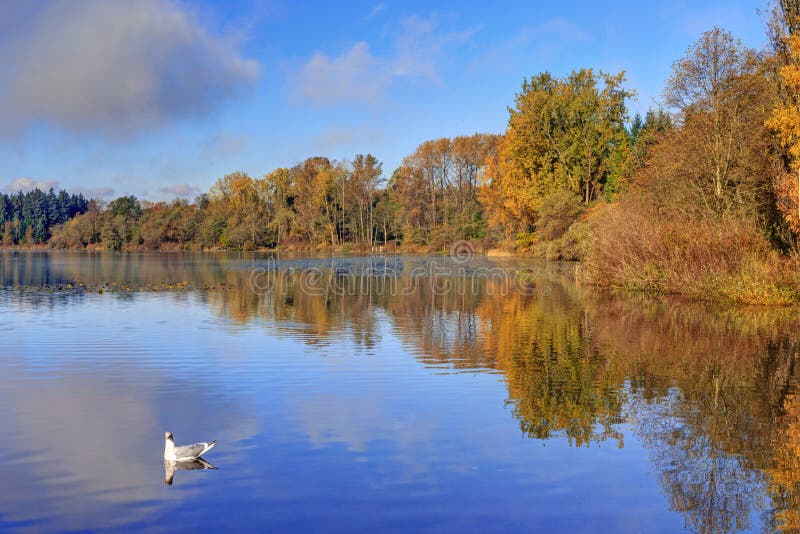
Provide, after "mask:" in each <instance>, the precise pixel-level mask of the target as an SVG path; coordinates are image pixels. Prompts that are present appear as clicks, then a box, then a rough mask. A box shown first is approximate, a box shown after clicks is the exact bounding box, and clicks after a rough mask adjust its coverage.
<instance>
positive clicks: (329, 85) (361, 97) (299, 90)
mask: <svg viewBox="0 0 800 534" xmlns="http://www.w3.org/2000/svg"><path fill="white" fill-rule="evenodd" d="M388 82H389V76H388V72H387V69H386V65H385V62H384V61H383V60H381V59H379V58H376V57H375V56H373V55H372V54H371V53H370V50H369V45H368V44H367V43H365V42H358V43H356V44H354V45H353V47H352V48H351V49H350V50H348V51H347V52H345V53H344V54H342V55H341V56H339V57H335V58H332V57H330V56H328V55H326V54H323V53H321V52H317V53H316V54H314V55H313V56H312V57H311V59H309V60H308V62H307V63H306V64H305V65H303V68H302V69H301V71H300V73H299V74H298V75H297V76H296V79H295V85H296V93H295V97H296V98H298V99H301V100H306V101H309V102H312V103H314V104H318V105H330V104H338V103H341V102H366V103H370V104H375V103H377V102H378V101H379V100H380V98H381V96H382V94H383V89H384V87H386V84H387V83H388Z"/></svg>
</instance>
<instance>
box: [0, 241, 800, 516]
mask: <svg viewBox="0 0 800 534" xmlns="http://www.w3.org/2000/svg"><path fill="white" fill-rule="evenodd" d="M6 254H8V253H6ZM53 254H54V256H48V257H47V259H46V261H43V259H42V258H41V257H38V256H28V257H27V260H26V262H27V263H26V265H27V267H25V268H24V269H22V270H20V268H19V267H18V266H17V267H14V270H13V272H14V280H13V282H8V279H9V278H10V276H9V272H11V268H9V263H8V262H6V263H4V264H2V265H4V266H5V271H4V273H5V277H6V280H7V283H6V288H5V289H4V290H2V293H1V294H0V337H1V338H2V343H1V344H0V428H2V434H3V439H2V440H0V481H2V484H0V529H2V530H7V529H11V530H15V529H19V530H23V531H29V530H34V531H71V530H106V529H110V530H139V529H142V528H146V529H148V530H160V531H176V530H186V531H197V530H215V529H236V530H251V529H258V530H263V531H318V532H361V531H375V530H381V531H408V530H415V531H443V530H444V531H471V532H487V531H507V530H513V531H531V530H535V531H562V532H574V531H595V532H597V531H600V532H639V531H643V532H674V531H682V530H706V531H712V530H754V531H755V530H762V529H774V528H778V527H780V526H781V525H782V524H783V523H782V522H781V521H782V520H781V519H780V518H777V516H776V514H778V512H779V511H780V510H778V508H779V506H778V505H777V504H776V502H775V501H776V495H775V493H774V492H772V493H771V492H770V487H769V478H768V477H769V474H770V473H771V472H772V471H770V470H771V469H775V466H776V465H779V464H780V462H779V461H778V460H776V458H779V457H780V454H781V452H780V451H779V450H777V448H778V446H777V445H775V449H774V450H773V449H767V448H764V447H762V448H761V449H759V450H757V451H756V452H753V451H751V450H750V449H754V450H755V449H756V448H757V447H756V446H757V445H758V444H760V443H762V442H769V443H775V440H776V438H775V436H781V435H782V434H781V432H782V430H783V427H781V425H784V426H786V425H787V424H789V423H787V422H786V418H785V417H783V419H779V418H778V415H780V414H779V413H778V412H780V411H781V410H782V409H783V407H784V406H785V404H786V402H787V400H786V398H787V397H789V396H791V395H792V394H793V392H794V387H795V386H794V384H795V383H794V379H793V378H791V376H793V374H792V373H793V371H791V370H790V371H789V375H791V376H789V377H788V378H786V380H785V382H786V384H788V385H787V386H785V387H784V388H783V393H781V394H780V395H779V398H777V397H776V398H771V397H770V396H769V395H768V394H767V393H768V392H765V391H764V388H763V387H760V386H759V384H762V385H763V383H765V382H764V380H765V379H764V377H765V376H766V375H768V374H769V373H773V375H775V373H777V371H775V369H773V368H772V367H776V366H774V365H773V366H772V367H770V366H769V365H768V364H767V363H765V360H764V357H763V355H764V354H767V353H768V352H769V351H770V350H771V351H772V352H771V353H769V354H771V356H770V360H769V361H770V362H773V363H774V362H778V361H783V360H781V358H783V352H781V351H784V352H786V354H789V352H791V350H794V348H796V346H791V347H788V348H787V345H786V343H788V341H786V340H785V339H784V340H783V343H784V345H783V346H782V347H783V348H780V347H779V346H778V345H775V344H774V343H773V342H772V338H768V334H765V333H763V332H761V331H760V330H759V329H772V330H777V331H778V332H777V334H775V333H774V332H773V333H772V334H769V335H773V336H774V335H778V336H779V337H780V336H781V332H782V329H784V328H786V327H785V324H786V323H785V321H786V320H787V319H786V317H785V316H779V317H777V318H770V317H768V318H766V319H764V318H763V316H761V317H762V318H761V319H759V321H762V322H761V323H758V325H757V328H755V332H754V333H751V334H750V337H751V338H752V340H751V342H749V343H745V345H741V343H742V342H741V341H740V340H741V339H742V336H743V334H741V332H738V331H737V332H734V333H732V332H731V328H733V327H731V326H730V324H728V323H725V324H727V325H728V326H725V327H719V326H718V325H716V323H713V321H717V320H722V321H726V320H727V319H725V318H724V316H722V317H723V319H719V317H720V315H719V314H718V313H716V312H712V311H708V310H705V309H698V308H697V307H695V306H694V305H691V304H685V305H678V304H675V303H669V304H665V303H663V302H650V301H641V302H635V301H630V299H629V298H628V297H625V296H615V295H611V296H609V295H598V294H596V293H595V292H593V291H592V290H588V289H581V288H580V287H579V285H578V284H575V282H574V281H570V280H569V279H568V277H564V276H563V271H567V272H568V271H570V269H571V267H570V268H567V269H561V271H559V272H557V273H556V274H553V273H552V272H551V271H545V270H542V271H541V276H542V282H541V284H540V286H541V287H540V290H539V292H538V293H537V294H534V295H528V296H524V297H522V296H519V295H516V294H515V295H511V296H509V295H505V296H501V295H499V294H490V292H489V291H487V289H486V287H483V288H482V289H480V290H478V291H477V293H476V294H475V295H461V296H448V295H433V294H426V295H422V296H420V295H418V294H417V295H401V294H398V295H394V296H385V295H378V294H374V291H373V292H372V293H370V291H366V292H362V293H361V294H357V295H331V294H328V295H316V294H315V295H312V296H305V297H303V296H302V295H299V294H295V293H293V292H292V291H289V292H288V293H287V294H281V295H280V296H276V295H254V294H252V292H251V291H249V289H248V287H247V284H246V283H244V282H241V284H239V285H238V286H237V284H236V282H232V281H231V280H237V279H239V280H240V281H241V280H243V279H245V278H246V275H247V273H248V272H249V271H248V269H249V268H250V267H251V266H252V265H253V258H245V259H242V258H233V259H228V260H226V261H225V262H223V263H220V262H219V260H218V259H215V260H213V261H211V263H212V264H213V265H209V263H208V262H207V261H206V260H202V261H200V262H199V263H197V262H194V261H192V262H183V267H181V268H180V269H179V272H178V274H179V275H180V276H177V275H175V274H174V273H175V271H174V270H170V269H172V267H168V268H165V269H167V270H162V271H159V270H158V269H156V270H155V273H156V274H154V275H153V277H152V279H151V280H148V281H146V282H142V281H141V279H139V278H136V276H138V275H136V276H134V275H131V274H130V273H131V272H136V273H138V272H140V271H142V270H143V269H144V268H145V267H143V266H142V265H139V264H140V263H141V262H147V261H153V260H152V258H149V257H128V258H115V257H113V256H110V257H109V256H103V257H102V259H101V260H100V261H101V262H102V263H103V264H104V265H105V264H119V263H120V262H124V263H128V264H131V263H132V264H133V265H132V266H131V265H128V267H126V268H120V269H117V270H114V269H111V268H109V269H110V270H109V269H107V270H103V269H105V267H104V268H103V269H100V271H98V270H97V269H94V268H93V269H91V270H90V268H89V265H92V264H94V263H95V262H97V261H98V260H97V258H96V257H95V258H90V259H84V258H82V257H80V256H78V257H75V256H58V255H57V254H55V253H53ZM155 261H156V262H157V261H160V260H155ZM166 261H167V262H168V263H170V265H171V264H172V263H174V262H175V261H176V257H171V258H170V259H168V260H166ZM259 261H260V260H259ZM292 261H293V260H292ZM341 261H342V262H347V261H350V262H352V259H349V260H341ZM400 261H401V262H402V261H403V260H402V259H401V260H400ZM407 261H410V262H414V261H418V260H416V259H408V260H407ZM487 261H488V260H487ZM45 264H46V265H45ZM65 264H67V265H69V267H68V268H67V267H64V265H65ZM54 265H55V267H54ZM187 265H188V266H187ZM278 265H279V267H280V266H281V265H283V264H278ZM286 265H288V263H287V264H286ZM326 265H328V266H330V263H326ZM334 265H336V261H334ZM106 267H107V265H106ZM117 267H119V265H117ZM162 267H163V266H162ZM502 267H503V268H504V269H511V268H512V267H509V266H508V265H507V264H503V265H502ZM44 269H46V270H47V276H46V278H48V279H49V280H55V282H54V283H55V284H72V283H74V284H75V286H74V287H72V288H69V289H67V288H66V287H62V288H61V289H58V287H50V286H49V285H45V284H42V283H41V282H38V281H37V282H36V283H30V282H29V281H27V280H28V279H29V278H34V279H37V280H39V279H41V278H42V277H41V276H38V275H41V274H42V270H44ZM98 272H100V273H101V275H100V278H102V277H103V276H105V274H103V273H106V272H110V273H112V275H109V276H110V278H109V279H108V280H101V279H91V278H92V277H96V276H97V273H98ZM119 272H122V273H123V275H119ZM126 272H127V273H128V275H127V276H129V279H126V278H125V277H124V276H125V274H124V273H126ZM209 272H211V274H209ZM76 273H78V274H80V275H81V279H82V280H81V281H78V280H77V277H76ZM159 273H161V275H162V277H163V278H167V277H175V278H190V283H189V284H187V285H188V286H189V287H187V288H171V289H163V288H161V287H160V288H159V290H158V291H153V290H152V288H147V287H144V288H142V287H140V288H139V289H138V290H130V289H128V290H126V289H124V286H125V285H126V284H140V285H142V286H146V285H147V284H153V285H162V284H163V285H164V286H166V285H169V284H172V283H174V282H176V281H177V280H163V281H161V280H158V278H159ZM165 273H166V274H165ZM198 273H200V274H198ZM231 273H233V274H231ZM242 273H244V274H242ZM0 274H2V272H0ZM167 275H169V276H167ZM194 275H197V276H194ZM115 276H116V278H114V277H115ZM119 276H121V277H119ZM193 276H194V277H193ZM203 277H206V278H203ZM207 277H216V279H217V280H216V281H217V282H219V281H223V280H227V282H226V286H227V288H221V287H216V288H209V289H203V288H202V287H201V286H202V285H203V284H204V283H205V282H204V281H203V280H207ZM231 277H232V278H231ZM545 277H549V278H547V280H546V281H545ZM559 277H560V278H559ZM0 278H2V277H0ZM201 278H202V279H203V280H201V281H200V282H197V280H199V279H201ZM87 279H91V280H90V281H89V282H87ZM80 284H84V286H81V285H80ZM106 284H108V285H106ZM102 288H106V289H104V290H103V291H102V293H101V292H100V289H102ZM545 288H549V289H547V290H545ZM295 289H296V288H295ZM420 291H421V290H420ZM598 303H600V304H598ZM609 303H613V305H614V306H622V307H623V310H629V311H628V312H626V313H629V314H633V315H632V316H631V315H623V316H622V317H620V318H615V319H608V318H606V316H607V315H608V314H610V313H611V312H609V311H605V312H604V310H609V309H610V306H611V305H610V304H609ZM526 306H528V308H526ZM680 306H685V310H686V311H685V313H686V314H687V317H691V319H688V318H681V317H678V319H676V318H675V314H676V313H681V312H680V311H678V312H676V309H683V308H680ZM638 309H646V310H648V313H645V314H644V315H642V316H640V315H636V312H635V311H630V310H638ZM598 310H599V311H598ZM615 313H616V312H615ZM727 313H731V312H727ZM702 314H709V315H708V316H706V315H702ZM698 317H699V319H698V320H700V321H701V323H703V324H706V323H713V324H714V325H716V326H714V328H712V329H711V330H710V331H708V332H705V333H704V332H702V329H701V330H699V331H697V332H693V333H692V334H691V337H692V346H694V347H695V350H696V351H698V353H697V356H698V357H706V358H707V359H714V358H724V357H727V356H726V355H724V354H722V353H723V351H724V350H727V349H728V348H730V347H732V346H736V347H739V354H738V355H737V359H738V360H741V359H742V358H745V359H747V358H749V360H748V361H750V362H751V363H750V364H747V365H745V368H744V370H741V371H736V372H737V373H740V374H734V375H731V374H730V373H733V372H734V371H731V370H730V368H732V367H736V366H735V365H725V364H724V361H723V362H722V363H720V364H719V365H718V364H717V363H714V364H713V365H710V366H708V367H703V368H702V369H701V370H695V369H694V367H691V365H693V364H687V363H686V361H685V360H684V359H683V358H685V351H683V352H681V350H682V349H685V346H681V345H678V346H677V347H676V344H675V343H676V339H677V338H675V337H674V336H676V335H678V336H680V339H681V340H683V342H685V339H684V337H685V336H686V334H685V332H684V333H683V334H676V333H675V332H673V331H672V330H673V329H674V325H676V324H677V325H680V324H683V325H684V327H686V324H687V323H686V322H687V321H691V320H695V319H697V318H698ZM509 318H512V320H511V323H510V326H509V327H508V328H505V327H504V326H503V325H504V324H505V323H504V321H506V322H507V321H509ZM745 319H746V318H745ZM745 319H742V321H744V320H745ZM788 320H791V317H790V318H789V319H788ZM604 321H605V322H604ZM613 321H616V322H613ZM764 322H766V323H765V324H764ZM692 324H694V323H692ZM735 324H738V323H735ZM664 325H671V326H669V327H667V328H666V329H665V331H662V329H663V328H664ZM615 328H620V331H628V330H629V329H633V328H637V329H639V330H641V331H646V332H649V334H648V336H649V337H645V338H642V339H646V340H649V341H648V343H650V345H649V346H647V344H643V343H642V342H641V339H640V338H632V339H633V340H634V341H637V342H638V345H637V344H636V343H633V342H631V343H627V342H626V343H622V342H621V340H620V336H619V335H612V332H614V331H615V330H614V329H615ZM687 328H688V327H687ZM772 330H771V331H772ZM604 332H607V333H608V335H607V337H604ZM670 332H672V333H670ZM631 335H633V334H631ZM670 336H673V337H670ZM702 336H706V338H703V337H702ZM726 336H728V337H726ZM622 337H624V336H622ZM780 339H783V338H780ZM629 341H630V340H629ZM770 343H772V344H770ZM631 346H635V347H638V349H636V350H639V351H640V352H636V354H633V353H632V352H633V349H632V348H630V347H631ZM765 346H766V347H767V349H764V347H765ZM703 347H706V348H705V349H704V348H703ZM770 347H771V348H770ZM625 350H628V352H624V351H625ZM676 350H677V351H678V352H681V353H680V354H676V352H675V351H676ZM703 350H706V351H710V352H709V353H708V354H704V353H702V351H703ZM747 350H749V351H750V352H751V353H749V354H748V353H745V354H742V352H743V351H744V352H746V351H747ZM759 351H760V352H759ZM787 351H789V352H787ZM711 353H713V358H712V355H711ZM762 353H763V354H762ZM665 354H666V355H671V356H665ZM648 355H652V357H653V358H654V359H653V360H649V359H648V358H649V357H650V356H648ZM670 358H673V360H670ZM786 358H789V359H788V360H786V361H791V357H790V356H786ZM665 361H667V362H671V363H668V364H667V365H666V366H665V365H664V363H663V362H665ZM714 361H715V362H716V361H717V360H714ZM753 362H755V363H753ZM737 369H738V368H737ZM782 372H784V373H785V372H786V371H785V370H784V371H782ZM770 376H772V375H770ZM781 376H782V375H781ZM772 378H773V379H774V376H773V377H772ZM720 380H722V381H723V383H722V385H721V386H720V385H719V381H720ZM715 381H716V382H715ZM767 382H768V380H767ZM773 382H774V380H773ZM765 395H766V397H768V398H767V400H765V398H764V396H765ZM720 398H722V399H723V403H727V404H726V406H725V407H724V413H722V412H721V411H720V410H722V408H720V406H721V404H720V403H721V401H720ZM770 399H771V400H770ZM770 402H772V406H770V405H769V403H770ZM704 410H707V411H708V412H707V413H706V412H705V411H704ZM739 419H746V420H747V421H748V422H742V421H740V420H739ZM709 421H713V422H714V425H720V426H713V428H712V425H711V424H709ZM726 422H727V423H726ZM751 423H752V424H751ZM726 425H727V426H726ZM578 427H580V428H578ZM723 427H724V428H723ZM531 428H535V429H536V430H535V431H530V429H531ZM542 428H546V429H547V430H546V431H543V430H542ZM165 431H171V432H172V433H173V434H174V436H175V441H176V443H178V444H180V443H191V442H195V441H205V440H209V439H216V440H217V445H216V447H215V448H214V449H213V450H212V451H210V452H209V453H208V454H207V455H206V456H205V460H207V461H208V462H209V463H210V464H213V466H215V467H216V468H217V469H214V470H188V471H178V472H176V473H174V478H173V480H172V483H171V485H168V484H166V483H165V466H164V463H163V461H162V453H163V435H164V432H165ZM587 435H589V436H590V437H589V438H588V439H582V438H581V437H580V436H587ZM778 441H779V440H778ZM748 455H749V456H748ZM711 472H713V476H712V475H711V474H710V473H711ZM715 477H716V478H715ZM712 478H714V480H713V482H712ZM712 485H713V487H712ZM717 486H718V487H717ZM789 502H794V501H791V500H790V501H789ZM781 506H784V507H785V506H786V505H785V503H784V504H782V505H781Z"/></svg>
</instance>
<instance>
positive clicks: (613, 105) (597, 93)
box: [0, 0, 800, 304]
mask: <svg viewBox="0 0 800 534" xmlns="http://www.w3.org/2000/svg"><path fill="white" fill-rule="evenodd" d="M759 22H760V21H759V20H758V19H754V21H753V23H754V24H757V23H759ZM766 22H767V25H766V26H767V33H768V41H769V45H768V47H766V48H765V49H764V50H754V49H750V48H748V47H746V46H745V45H743V44H742V42H741V41H739V40H738V39H736V38H735V37H734V36H733V35H731V34H730V33H729V32H727V31H725V30H724V29H721V28H713V29H711V30H709V31H707V32H705V33H703V34H702V35H701V36H700V37H699V39H698V40H697V41H696V42H695V43H693V44H692V45H691V46H690V47H689V48H688V50H687V52H686V53H685V54H684V56H683V57H681V58H678V59H677V61H676V62H675V63H674V66H673V69H672V73H671V74H670V76H669V78H668V80H667V82H666V86H665V89H664V94H663V99H662V105H661V107H658V108H655V109H652V110H651V111H649V112H648V113H646V114H645V115H644V116H639V115H636V116H634V117H630V115H629V112H628V105H629V102H630V100H631V99H632V98H634V97H635V91H634V90H633V89H631V88H629V87H628V86H627V84H626V80H625V76H624V73H606V72H599V71H595V70H593V69H589V68H583V69H578V70H575V71H573V72H572V73H570V74H568V75H566V76H563V77H558V76H555V75H554V74H552V73H549V72H543V73H539V74H536V75H534V76H533V77H531V78H530V79H527V80H525V81H524V83H523V85H522V88H521V90H520V92H519V93H518V94H517V95H516V97H515V99H514V102H513V105H512V107H510V108H509V119H508V126H507V128H506V131H505V132H504V133H503V134H502V135H494V134H475V135H469V136H457V137H453V138H443V139H435V140H431V141H426V142H424V143H422V144H421V145H420V146H419V147H418V148H417V149H416V150H415V151H414V152H413V153H412V154H410V155H408V156H407V157H406V158H405V159H404V160H403V161H402V163H401V165H400V166H399V167H398V168H396V169H394V170H393V171H391V172H388V171H387V170H386V169H384V168H383V164H382V163H381V162H380V161H379V160H378V159H377V158H376V157H375V156H374V155H372V154H359V155H356V156H355V157H354V158H352V160H348V161H333V160H330V159H328V158H325V157H311V158H308V159H306V160H305V161H302V162H301V163H298V164H297V165H294V166H293V167H286V168H278V169H275V170H273V171H270V172H268V173H266V174H265V175H263V176H261V177H251V176H249V175H248V174H246V173H243V172H234V173H231V174H228V175H226V176H224V177H222V178H220V179H219V180H218V181H217V183H216V184H215V185H214V186H213V187H212V188H211V190H210V191H209V192H208V193H206V194H202V195H200V196H199V197H197V198H196V199H194V200H193V201H191V202H190V201H188V200H175V201H173V202H157V203H151V202H146V201H140V200H139V199H136V198H135V197H132V196H127V197H121V198H118V199H116V200H113V201H111V202H108V203H107V204H103V203H102V202H100V201H97V200H92V201H86V200H85V199H83V198H82V197H74V196H69V195H66V193H64V192H61V193H59V194H55V193H53V192H52V191H51V192H49V193H43V192H40V191H34V192H31V193H28V194H27V196H26V195H11V196H4V197H2V198H0V219H2V220H1V221H0V222H1V223H2V242H3V244H5V245H13V244H26V245H35V244H42V243H48V244H49V245H50V246H52V247H56V248H69V249H81V248H106V249H114V250H154V249H161V250H183V249H192V250H204V249H236V250H257V249H265V248H267V249H273V248H282V249H303V248H307V249H327V250H340V251H347V250H354V251H376V250H377V251H380V252H389V251H396V250H405V251H421V250H427V251H447V250H448V249H449V246H450V244H451V243H453V242H454V241H457V240H469V241H471V242H472V243H473V244H474V245H475V246H476V248H478V249H480V250H484V251H488V250H490V249H496V250H505V251H513V252H518V253H528V254H532V255H537V256H542V257H546V258H549V259H562V260H582V261H583V262H584V268H583V269H582V272H583V273H584V277H585V279H586V280H588V281H589V282H591V283H595V284H599V285H610V286H619V287H626V288H631V289H640V290H648V291H655V292H661V293H683V294H687V295H689V296H692V297H696V298H710V299H715V300H716V299H720V300H727V301H732V302H737V303H746V304H788V303H792V302H797V301H798V300H800V276H799V275H798V268H797V267H798V258H799V257H800V241H799V240H798V237H799V236H800V202H799V201H798V195H800V191H798V183H799V180H798V172H800V5H798V4H797V3H796V2H789V1H788V0H783V1H781V2H779V3H778V4H777V5H775V6H773V8H771V9H770V10H768V12H767V13H766ZM28 197H31V198H30V199H29V200H30V202H29V201H28V200H25V199H28ZM34 197H35V198H34ZM54 198H55V199H57V200H58V202H56V203H55V204H54V203H53V202H52V199H54ZM43 199H44V200H43ZM26 202H27V204H26V205H28V206H29V207H28V208H23V207H21V204H24V203H26ZM56 204H57V205H56ZM30 206H34V207H33V208H31V207H30ZM64 206H66V207H64ZM26 210H27V211H26ZM37 210H38V211H37ZM398 247H399V248H398Z"/></svg>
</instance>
